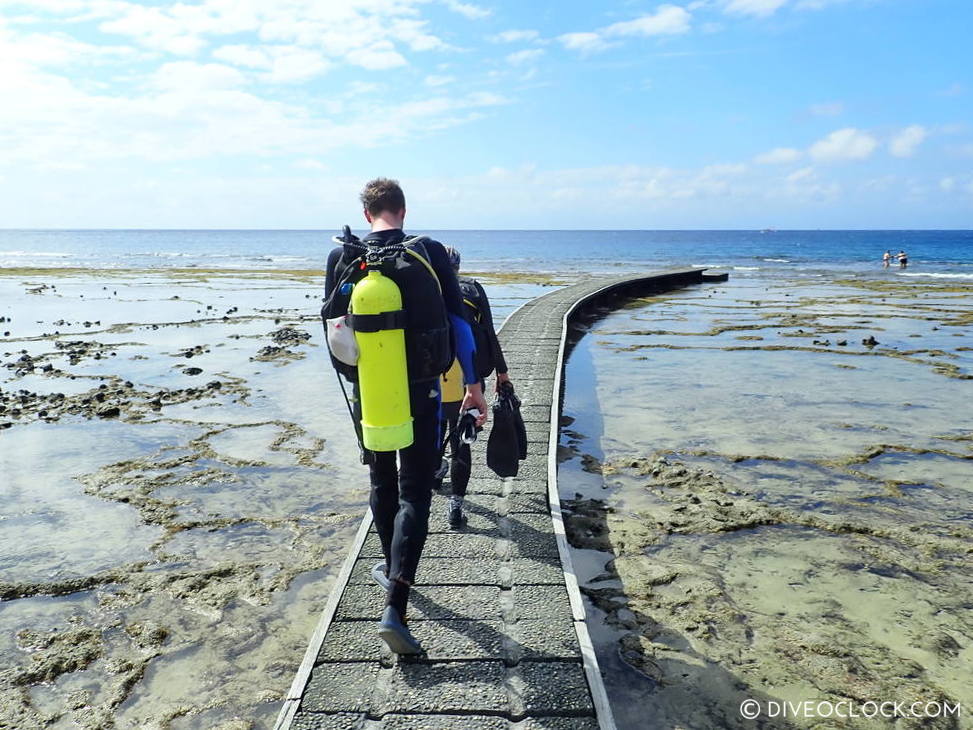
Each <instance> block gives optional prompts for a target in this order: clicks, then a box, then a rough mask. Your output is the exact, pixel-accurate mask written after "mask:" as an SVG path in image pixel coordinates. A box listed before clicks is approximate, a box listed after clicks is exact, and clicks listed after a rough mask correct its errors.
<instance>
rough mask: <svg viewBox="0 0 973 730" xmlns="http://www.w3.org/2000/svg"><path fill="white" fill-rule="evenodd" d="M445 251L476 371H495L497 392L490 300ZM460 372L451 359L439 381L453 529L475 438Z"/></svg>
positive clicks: (502, 376) (500, 360)
mask: <svg viewBox="0 0 973 730" xmlns="http://www.w3.org/2000/svg"><path fill="white" fill-rule="evenodd" d="M446 254H447V256H448V257H449V264H450V266H452V267H453V271H455V272H456V276H457V277H458V280H459V286H460V291H461V292H462V294H463V306H464V307H466V317H467V320H468V321H469V323H470V327H472V330H473V339H474V342H475V345H476V355H475V358H474V363H475V367H476V374H477V376H478V377H479V378H480V383H481V384H482V382H483V380H484V379H485V378H486V377H488V376H489V375H490V374H492V373H493V372H494V371H496V373H497V383H496V390H497V392H500V388H501V386H502V385H503V384H504V383H509V382H510V376H509V375H508V374H507V361H506V360H505V359H504V357H503V350H501V349H500V341H499V340H498V339H497V331H496V329H495V328H494V325H493V313H492V312H491V311H490V300H489V299H488V298H487V295H486V292H485V291H484V290H483V287H482V286H481V285H480V282H478V281H477V280H476V279H473V278H471V277H468V276H460V275H459V268H460V253H459V251H457V250H456V249H455V248H453V247H452V246H446ZM459 373H460V366H459V363H457V362H454V363H453V366H452V368H450V370H449V372H447V373H446V374H445V375H444V376H443V380H442V389H443V433H445V434H448V440H449V455H450V458H449V461H448V462H447V461H446V459H443V460H442V464H441V466H440V468H439V471H438V472H437V473H436V477H437V479H439V480H441V479H443V478H444V477H445V476H446V472H447V471H448V472H449V480H450V486H451V490H452V494H451V496H450V498H449V506H448V507H447V513H446V519H447V520H448V521H449V525H450V527H453V528H459V527H462V526H463V525H464V524H466V517H465V515H464V514H463V500H464V498H465V497H466V487H467V485H468V484H469V481H470V467H471V463H472V459H471V456H470V444H471V443H472V442H473V441H475V440H476V432H475V430H471V428H470V426H471V424H470V423H469V421H468V419H466V418H464V417H463V416H462V415H461V414H462V412H463V409H462V408H461V406H460V401H459V392H458V388H457V387H456V385H457V381H458V379H459ZM444 446H445V445H444ZM444 450H445V448H444Z"/></svg>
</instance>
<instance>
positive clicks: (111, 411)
mask: <svg viewBox="0 0 973 730" xmlns="http://www.w3.org/2000/svg"><path fill="white" fill-rule="evenodd" d="M121 412H122V411H121V409H120V408H119V407H118V406H111V407H109V408H102V409H101V410H100V411H98V415H99V416H101V417H102V418H118V416H119V415H120V414H121Z"/></svg>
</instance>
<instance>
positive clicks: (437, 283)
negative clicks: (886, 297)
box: [321, 178, 487, 654]
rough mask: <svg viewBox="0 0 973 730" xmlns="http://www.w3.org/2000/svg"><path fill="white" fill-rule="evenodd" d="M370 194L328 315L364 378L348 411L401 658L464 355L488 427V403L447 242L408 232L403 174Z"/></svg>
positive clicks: (343, 371) (332, 275)
mask: <svg viewBox="0 0 973 730" xmlns="http://www.w3.org/2000/svg"><path fill="white" fill-rule="evenodd" d="M360 199H361V203H362V206H363V208H364V215H365V220H366V221H368V223H369V224H370V226H371V233H369V234H368V235H367V236H365V237H364V238H363V239H361V240H358V239H357V238H355V237H354V236H353V235H352V234H351V230H350V229H349V228H348V226H345V231H344V235H343V236H342V237H341V238H338V237H336V238H335V242H336V243H338V244H339V245H338V246H337V247H336V248H334V249H333V250H332V251H331V253H330V254H329V255H328V264H327V273H326V280H325V303H324V307H322V310H321V313H322V317H323V318H324V319H325V324H326V329H327V332H328V344H329V350H330V352H331V358H332V363H333V364H334V366H335V368H336V370H337V371H338V373H339V377H338V380H339V383H340V384H341V387H342V390H343V391H344V382H343V381H342V376H344V377H345V378H346V379H348V380H350V381H351V382H352V383H353V385H354V388H353V397H352V398H351V399H350V402H349V411H351V413H352V420H353V422H354V424H355V429H356V433H357V435H358V439H359V445H360V446H361V449H362V461H363V462H364V463H367V464H368V468H369V476H370V481H371V494H370V498H369V504H370V506H371V510H372V518H373V520H374V522H375V528H376V530H377V532H378V536H379V539H380V541H381V544H382V553H383V555H384V557H385V560H384V562H382V563H379V564H377V565H375V566H374V568H372V578H373V579H374V580H375V581H376V582H377V583H378V584H379V585H380V586H382V587H383V588H384V589H385V591H386V600H385V604H386V605H385V609H384V610H383V613H382V619H381V622H380V624H379V636H380V637H381V638H382V639H383V640H384V641H385V643H386V644H387V645H388V647H389V648H390V649H391V650H392V651H393V652H395V653H397V654H419V653H421V652H422V651H423V649H422V646H421V645H420V644H419V642H418V641H417V640H416V639H415V637H413V636H412V634H411V632H410V631H409V629H408V627H407V626H406V621H405V618H406V606H407V604H408V600H409V589H410V587H411V586H412V583H413V582H414V581H415V576H416V569H417V567H418V564H419V558H420V556H421V554H422V549H423V546H424V545H425V541H426V535H427V533H428V528H429V506H430V501H431V498H432V489H433V485H434V483H435V474H436V469H437V467H438V465H439V460H440V458H441V454H442V452H441V449H440V444H441V436H440V391H439V378H440V375H441V374H442V373H443V372H445V371H446V370H447V369H448V368H449V367H450V365H451V363H452V362H453V359H454V357H455V358H456V359H458V360H459V363H460V369H461V370H462V379H463V390H464V395H463V400H462V408H463V409H477V410H478V411H479V413H478V415H477V416H476V423H477V425H478V426H480V425H482V424H483V422H484V421H485V420H486V415H487V408H486V401H485V399H484V397H483V389H482V384H481V382H480V378H479V377H478V376H477V375H476V372H475V368H474V360H473V357H474V340H473V333H472V331H471V329H470V325H469V323H468V322H467V320H466V319H465V315H464V305H463V298H462V295H461V293H460V288H459V283H458V281H457V279H456V274H455V272H454V271H453V269H452V267H451V266H450V264H449V258H448V257H447V255H446V250H445V248H444V247H443V245H442V244H441V243H439V242H438V241H433V240H431V239H429V238H427V237H424V236H418V237H407V236H406V235H405V233H403V231H402V225H403V222H404V220H405V214H406V207H405V195H404V194H403V192H402V188H401V187H399V184H398V182H396V181H395V180H389V179H385V178H378V179H375V180H372V181H370V182H369V183H367V184H366V185H365V188H364V190H363V191H362V193H361V196H360ZM351 334H353V338H350V337H349V335H351ZM346 400H347V394H346ZM396 457H398V461H397V460H396Z"/></svg>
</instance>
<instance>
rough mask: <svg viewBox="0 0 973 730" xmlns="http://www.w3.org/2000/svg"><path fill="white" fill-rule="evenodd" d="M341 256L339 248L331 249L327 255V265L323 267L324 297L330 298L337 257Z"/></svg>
mask: <svg viewBox="0 0 973 730" xmlns="http://www.w3.org/2000/svg"><path fill="white" fill-rule="evenodd" d="M339 256H341V247H340V246H335V247H334V248H333V249H331V252H330V253H329V254H328V264H327V266H326V267H325V274H324V296H325V297H329V296H331V292H332V291H333V290H334V285H335V280H334V270H335V268H336V267H337V264H338V257H339Z"/></svg>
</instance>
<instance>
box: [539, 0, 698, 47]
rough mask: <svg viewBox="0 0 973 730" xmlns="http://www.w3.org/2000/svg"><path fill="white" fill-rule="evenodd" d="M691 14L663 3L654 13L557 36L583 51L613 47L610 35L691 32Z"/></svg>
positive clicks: (561, 40) (563, 43) (565, 44)
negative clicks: (596, 28) (592, 29)
mask: <svg viewBox="0 0 973 730" xmlns="http://www.w3.org/2000/svg"><path fill="white" fill-rule="evenodd" d="M691 20H692V16H691V15H690V13H689V12H688V11H687V10H686V9H685V8H681V7H679V6H678V5H669V4H665V5H660V6H659V7H658V8H656V10H655V12H654V13H646V14H645V15H641V16H639V17H638V18H634V19H633V20H625V21H622V22H619V23H613V24H612V25H608V26H605V27H604V28H601V29H599V30H596V31H585V32H578V33H565V34H563V35H560V36H558V40H559V41H560V42H561V45H563V46H564V47H565V48H567V49H569V50H572V51H578V52H580V53H582V54H584V55H587V54H590V53H597V52H599V51H604V50H606V49H607V48H611V47H612V45H613V44H612V43H611V42H610V41H608V40H607V39H608V38H625V37H637V36H641V37H649V36H658V35H679V34H682V33H688V32H689V29H690V24H691Z"/></svg>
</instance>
